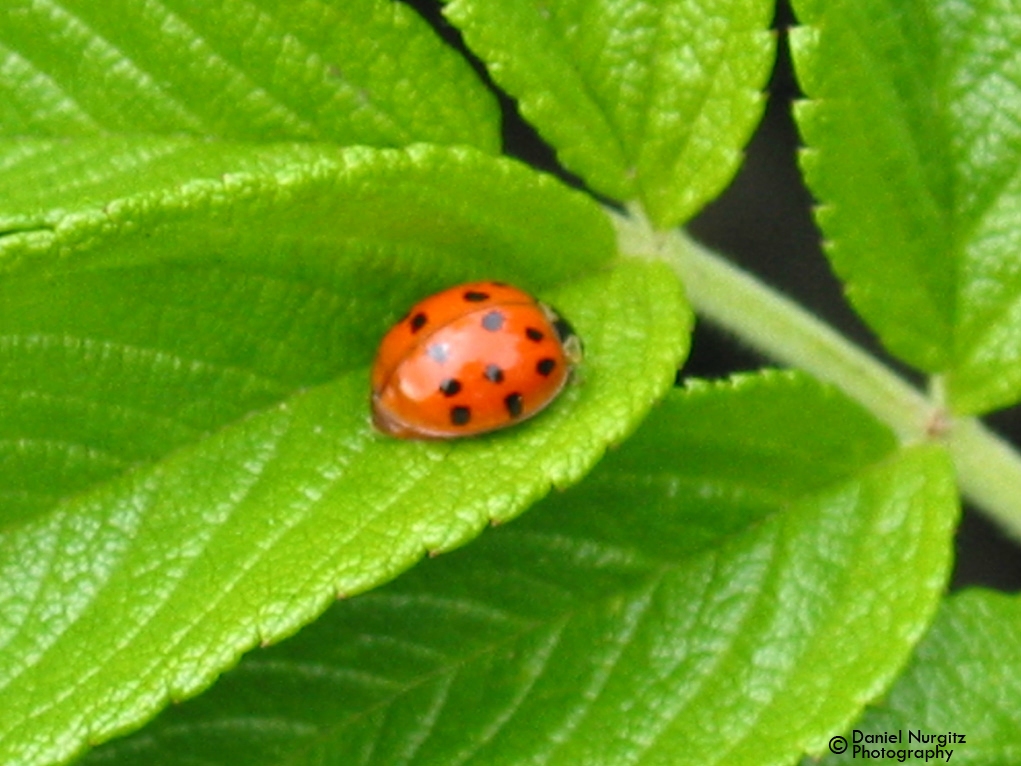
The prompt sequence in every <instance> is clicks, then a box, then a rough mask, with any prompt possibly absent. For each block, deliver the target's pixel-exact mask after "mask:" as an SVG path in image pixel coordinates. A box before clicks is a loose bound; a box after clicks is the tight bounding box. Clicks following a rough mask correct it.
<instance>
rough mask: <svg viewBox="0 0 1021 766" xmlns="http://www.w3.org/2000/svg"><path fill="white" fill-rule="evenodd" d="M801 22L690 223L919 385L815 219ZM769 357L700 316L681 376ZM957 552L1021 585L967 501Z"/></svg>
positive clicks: (999, 579)
mask: <svg viewBox="0 0 1021 766" xmlns="http://www.w3.org/2000/svg"><path fill="white" fill-rule="evenodd" d="M407 1H408V2H409V3H410V4H411V5H412V6H414V7H415V8H416V9H417V10H418V11H419V12H420V13H421V14H422V15H423V16H424V17H425V18H426V19H427V20H428V21H429V22H430V23H432V24H433V26H434V27H435V28H436V29H437V30H438V31H439V33H440V34H441V35H442V36H443V37H444V39H446V40H447V41H448V42H449V43H450V44H451V45H453V46H455V47H457V48H458V49H459V50H461V51H462V52H464V46H463V45H462V43H461V41H460V37H459V35H458V33H457V31H456V30H454V29H453V28H451V27H450V25H449V24H447V23H446V22H445V20H444V19H443V17H442V15H441V13H440V3H439V0H407ZM794 23H795V21H794V17H793V15H792V13H791V11H790V9H789V7H788V6H787V3H786V2H781V3H780V7H779V9H778V11H777V18H776V21H775V22H774V26H775V28H776V30H777V35H778V50H779V55H778V59H777V64H776V69H775V71H774V72H773V75H772V78H771V80H770V83H769V101H768V104H767V108H766V113H765V116H764V118H763V120H762V123H761V124H760V125H759V128H758V130H757V131H756V133H755V135H754V136H753V138H752V140H751V143H750V144H749V146H748V149H747V157H746V161H745V163H744V166H743V167H742V169H741V171H740V172H739V173H738V175H737V177H736V178H735V179H734V181H733V182H732V183H731V184H730V186H729V187H728V188H727V189H726V190H725V191H724V193H723V194H722V195H721V196H720V197H719V198H718V199H717V200H715V201H714V202H713V203H712V204H710V205H709V206H708V207H707V208H706V209H705V210H704V211H703V212H702V213H701V214H700V215H699V216H698V217H697V218H696V219H695V220H694V221H692V222H691V223H690V225H689V227H688V228H689V230H690V231H691V232H692V233H693V234H694V236H695V237H696V238H697V239H699V240H700V241H702V242H704V243H705V244H707V245H709V246H711V247H713V248H714V249H716V250H718V251H719V252H722V253H725V254H726V255H727V256H728V257H730V258H731V259H732V260H733V261H735V262H736V263H739V264H740V265H742V266H743V267H744V268H746V269H748V270H749V271H752V272H754V273H755V274H757V275H759V276H760V277H761V278H762V279H763V280H764V281H765V282H767V283H768V284H770V285H772V286H774V287H778V288H780V289H781V290H782V291H783V292H785V293H786V294H788V295H789V296H791V297H793V298H794V299H796V300H797V301H798V302H799V303H800V304H801V305H802V306H804V307H805V308H807V309H809V310H811V311H812V312H813V313H815V314H816V315H817V316H819V317H821V318H823V319H824V320H825V321H827V322H828V323H829V324H831V325H833V326H834V327H836V328H837V329H839V330H840V332H841V333H843V334H844V335H845V336H847V337H849V338H851V339H852V340H853V341H855V342H856V343H858V344H859V345H861V346H863V347H864V348H866V349H867V350H869V351H870V352H871V353H873V354H875V355H876V356H878V357H880V358H881V359H883V360H884V362H885V363H886V364H888V365H890V366H891V367H893V368H895V369H896V370H898V371H899V372H900V373H901V374H902V375H904V376H905V377H907V378H908V379H911V380H913V381H915V382H916V383H919V384H922V379H921V377H920V376H918V375H917V373H915V372H914V371H911V370H909V369H907V368H905V367H903V366H902V365H900V364H899V363H898V362H897V361H896V360H893V359H891V358H890V357H889V356H887V355H886V354H885V352H884V351H883V349H882V348H881V347H880V346H879V345H878V343H877V341H876V339H875V336H874V335H873V334H872V333H871V331H870V330H869V329H868V328H867V327H866V326H865V325H864V324H863V323H862V321H861V320H860V319H859V318H858V316H857V315H856V314H855V313H854V312H853V311H852V309H851V308H850V306H849V305H848V303H847V302H846V301H845V300H844V297H843V293H842V290H841V286H840V283H839V282H838V281H837V280H836V278H835V277H834V276H833V273H832V272H831V271H830V268H829V264H828V262H827V261H826V259H825V257H824V256H823V254H822V251H821V247H820V234H819V230H818V229H817V228H816V227H815V224H814V222H813V220H812V205H813V200H812V196H811V194H809V192H808V190H807V189H806V188H805V187H804V185H803V183H802V180H801V175H800V173H799V171H798V165H797V152H798V135H797V130H796V128H795V127H794V123H793V121H792V119H791V113H790V106H791V103H792V102H793V101H794V100H796V99H797V98H799V97H800V93H799V91H798V87H797V83H796V82H795V78H794V74H793V71H792V68H791V63H790V56H789V55H788V51H787V41H786V30H787V29H788V28H789V27H791V26H792V25H793V24H794ZM466 55H468V58H469V59H471V60H472V61H473V63H474V64H475V67H476V70H477V71H478V72H479V74H480V76H481V77H482V78H483V79H484V80H485V81H486V82H487V83H488V84H489V85H490V86H491V87H492V88H493V90H494V92H496V93H497V94H498V96H499V97H500V101H501V106H502V108H503V115H504V149H505V151H506V153H508V154H510V155H513V156H516V157H519V158H521V159H523V160H525V161H526V162H528V163H530V164H532V165H534V166H536V167H539V168H541V169H543V170H546V171H548V172H551V173H554V174H556V175H558V176H560V177H561V178H563V179H564V180H565V181H567V182H568V183H571V184H572V185H575V186H581V185H582V184H581V183H580V182H579V181H578V179H577V178H574V177H572V176H571V175H570V174H568V173H566V172H565V171H564V170H563V169H562V168H560V166H559V165H558V163H557V161H556V156H555V154H554V153H553V151H552V150H551V149H550V148H549V147H548V146H547V145H546V144H544V143H543V141H542V140H541V139H540V138H539V136H538V135H537V134H536V133H535V131H534V130H532V128H531V127H530V126H529V125H528V124H527V123H525V122H524V121H523V120H522V119H521V116H520V115H519V114H518V112H517V110H516V108H515V105H514V103H513V101H512V100H511V99H509V98H507V96H506V95H505V94H503V93H501V92H500V91H499V89H498V88H496V87H495V86H494V85H493V84H492V81H491V80H489V78H488V77H487V76H486V74H485V70H484V69H483V67H482V66H481V65H480V64H479V63H478V61H476V60H474V59H473V58H472V57H471V56H470V54H466ZM769 363H770V362H769V360H767V359H765V358H763V357H760V356H759V355H757V354H756V353H755V352H753V351H750V350H748V349H746V348H743V347H742V346H741V345H740V344H739V343H738V342H736V341H735V340H733V339H732V338H730V337H728V336H727V335H725V334H724V333H722V332H719V331H717V330H715V329H714V328H713V327H711V326H707V325H706V324H705V323H699V324H698V326H697V328H696V331H695V336H694V339H693V345H692V353H691V356H690V358H689V360H688V362H687V363H686V365H685V367H684V370H683V374H684V375H686V376H697V377H704V378H718V377H726V376H727V375H730V374H731V373H734V372H739V371H747V370H757V369H760V368H761V367H763V366H767V365H769ZM987 420H988V422H989V423H990V424H991V425H992V426H993V427H994V428H995V429H996V430H997V431H999V432H1000V433H1001V434H1003V435H1004V436H1006V437H1007V438H1009V439H1010V440H1011V441H1012V442H1013V443H1015V444H1021V409H1019V408H1013V409H1011V410H1007V411H1004V412H1000V413H996V414H995V415H993V416H991V417H989V418H988V419H987ZM957 549H958V550H957V563H956V566H955V571H954V577H953V583H952V587H953V588H955V589H956V588H961V587H965V586H968V585H986V586H989V587H994V588H999V589H1002V590H1017V589H1019V588H1021V548H1019V547H1017V546H1016V545H1015V544H1014V543H1013V542H1012V541H1010V540H1008V539H1007V538H1006V537H1005V536H1004V535H1003V534H1001V533H1000V531H999V529H998V528H997V527H996V526H995V525H994V524H993V523H991V522H990V521H988V520H986V519H985V518H984V517H983V516H981V515H979V514H977V513H975V512H974V511H973V510H972V509H970V508H968V507H967V506H965V514H964V518H963V521H962V524H961V527H960V529H959V531H958V544H957Z"/></svg>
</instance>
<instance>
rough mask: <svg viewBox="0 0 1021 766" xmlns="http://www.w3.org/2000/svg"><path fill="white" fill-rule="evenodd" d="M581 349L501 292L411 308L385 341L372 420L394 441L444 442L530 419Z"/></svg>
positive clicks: (502, 287)
mask: <svg viewBox="0 0 1021 766" xmlns="http://www.w3.org/2000/svg"><path fill="white" fill-rule="evenodd" d="M580 361H581V342H580V340H579V339H578V336H577V335H575V334H574V331H573V330H572V328H571V326H570V325H569V324H568V323H567V322H566V321H565V320H563V319H562V318H561V317H560V316H559V315H558V314H557V313H556V312H555V311H554V310H553V309H551V308H550V307H549V306H547V305H546V304H544V303H541V302H539V301H537V300H536V299H535V298H533V297H532V296H531V295H529V294H528V293H526V292H524V291H522V290H519V289H518V288H516V287H511V286H510V285H507V284H504V283H502V282H472V283H469V284H465V285H459V286H457V287H452V288H449V289H447V290H444V291H442V292H439V293H436V294H435V295H432V296H430V297H428V298H425V299H424V300H422V301H420V302H419V303H417V304H416V305H415V306H414V307H413V308H412V309H411V311H409V312H408V314H407V315H406V316H405V317H403V318H402V319H401V320H400V321H399V322H398V323H397V324H395V325H394V326H393V327H392V328H391V329H390V331H389V332H388V333H387V334H386V336H385V337H384V338H383V340H382V342H381V343H380V346H379V351H378V352H377V354H376V361H375V363H374V364H373V367H372V420H373V423H374V424H375V426H376V428H378V429H379V430H380V431H382V432H383V433H386V434H389V435H391V436H395V437H398V438H401V439H449V438H454V437H459V436H472V435H475V434H481V433H485V432H487V431H494V430H496V429H499V428H504V427H506V426H509V425H512V424H514V423H518V422H520V421H522V420H525V419H527V418H530V417H532V416H533V415H535V414H536V413H538V412H539V411H541V410H542V409H543V408H544V407H546V405H548V404H549V403H550V402H551V401H553V399H555V398H556V396H557V394H559V393H560V391H561V390H562V389H563V387H564V385H565V384H566V383H567V380H568V379H569V377H570V375H571V370H572V369H573V367H574V366H575V365H577V364H578V362H580Z"/></svg>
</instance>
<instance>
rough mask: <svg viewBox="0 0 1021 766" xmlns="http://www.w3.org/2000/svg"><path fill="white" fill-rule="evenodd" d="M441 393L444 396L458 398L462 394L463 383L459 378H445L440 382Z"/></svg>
mask: <svg viewBox="0 0 1021 766" xmlns="http://www.w3.org/2000/svg"><path fill="white" fill-rule="evenodd" d="M440 392H441V393H442V394H443V395H444V396H457V395H458V394H459V393H460V392H461V381H459V380H457V378H444V379H443V381H441V382H440Z"/></svg>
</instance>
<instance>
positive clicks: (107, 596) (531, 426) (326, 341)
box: [0, 138, 690, 766]
mask: <svg viewBox="0 0 1021 766" xmlns="http://www.w3.org/2000/svg"><path fill="white" fill-rule="evenodd" d="M110 141H111V142H112V143H113V144H116V145H118V146H121V147H122V148H124V147H125V146H126V143H125V139H124V138H115V139H110ZM100 143H101V142H100ZM84 145H85V143H84V142H76V143H75V144H74V147H75V148H76V149H78V148H81V147H82V146H84ZM154 146H157V144H155V143H154V142H153V140H152V139H138V144H137V147H136V149H137V151H135V152H134V153H133V154H132V153H131V152H130V151H128V149H124V151H125V152H126V156H128V155H129V156H130V158H131V159H130V161H128V162H125V164H124V166H123V167H122V168H121V169H120V170H119V171H107V173H108V175H104V174H103V173H102V172H100V173H96V174H93V175H92V176H91V177H90V178H89V179H88V180H87V181H84V182H83V181H80V180H77V179H76V180H73V181H69V183H71V184H76V183H84V184H85V185H87V186H88V185H89V184H91V186H90V188H89V190H88V193H87V194H86V193H82V194H80V195H76V194H71V193H69V194H68V195H67V197H66V203H67V205H68V207H62V206H60V205H57V206H56V207H54V208H53V209H50V210H40V209H38V205H39V204H41V199H40V200H35V201H33V200H32V199H31V197H32V195H31V193H29V192H26V194H25V195H24V196H23V197H22V201H23V202H24V205H25V207H24V210H25V211H30V210H32V209H33V206H35V210H34V212H24V213H21V214H20V215H21V220H22V223H23V224H24V225H23V226H22V227H21V228H20V229H18V230H17V231H16V232H12V233H9V234H8V235H7V236H4V237H0V269H2V271H3V273H4V277H3V280H0V394H2V397H0V402H2V407H3V415H2V417H0V487H2V492H3V500H4V502H3V503H2V506H0V507H2V509H3V510H2V516H0V616H2V617H0V710H2V711H3V715H2V716H0V762H2V763H18V764H19V765H20V764H23V765H26V766H27V765H28V764H35V763H51V762H55V761H59V760H65V759H67V758H70V757H71V756H72V755H73V754H75V753H76V752H77V751H79V750H80V749H81V748H82V747H83V746H84V745H85V743H86V742H87V741H88V742H99V741H102V740H104V739H107V738H109V737H111V736H113V735H115V734H117V733H122V732H124V731H125V730H127V729H130V728H133V727H135V726H137V725H139V724H140V723H141V722H143V721H144V720H146V719H147V718H149V717H151V716H152V715H153V714H154V713H155V712H156V711H158V709H159V708H161V707H162V706H164V705H165V704H166V702H167V701H168V700H169V699H181V698H183V697H186V696H190V695H193V694H195V693H196V692H198V691H199V690H201V689H202V688H204V687H205V686H207V685H208V684H209V683H211V681H212V680H213V679H214V678H215V677H216V676H217V675H218V674H219V673H220V672H221V671H223V670H224V669H225V668H227V667H229V666H230V665H232V664H233V663H234V662H235V661H236V660H237V658H238V656H239V655H240V654H241V653H242V652H243V651H245V650H247V649H249V648H251V647H252V646H253V645H255V644H257V643H259V642H263V643H266V642H273V641H276V640H278V639H280V638H281V637H283V636H286V635H289V634H291V633H293V632H294V631H295V630H297V629H298V628H299V627H300V626H301V625H303V624H304V623H306V622H308V621H309V620H311V619H313V618H314V617H316V616H317V615H318V614H319V613H320V612H322V610H323V609H325V608H326V606H327V605H328V604H329V603H330V602H331V601H333V599H335V598H336V596H337V595H338V594H351V593H356V592H359V591H363V590H366V589H369V588H372V587H374V586H376V585H379V584H380V583H382V582H384V581H386V580H388V579H390V578H392V577H393V576H394V575H395V574H397V573H398V572H400V571H402V570H404V569H407V568H408V567H410V566H411V565H412V564H414V563H415V562H416V561H418V560H419V559H420V558H421V557H422V555H423V554H424V553H426V552H429V551H432V552H438V551H443V550H447V549H450V548H453V547H456V546H459V545H461V544H463V543H465V542H467V541H469V540H470V539H472V538H473V537H475V536H476V535H477V534H478V533H479V532H480V531H481V530H482V529H483V528H484V527H485V526H486V525H487V524H488V523H489V522H490V521H491V520H492V521H505V520H507V519H510V518H512V517H514V516H516V515H517V514H519V513H521V512H522V511H523V510H524V509H525V508H526V507H528V506H529V505H530V504H532V503H533V502H535V501H536V500H537V499H539V498H540V497H542V496H543V495H544V494H545V493H546V492H547V491H548V490H549V489H550V487H551V486H566V485H569V484H571V483H573V482H575V481H577V480H578V479H579V478H580V477H581V476H582V475H583V474H584V473H585V472H586V471H588V470H589V469H590V468H591V466H592V465H593V464H594V463H595V462H596V461H597V460H598V459H599V457H600V456H601V455H602V453H603V451H604V450H605V449H606V448H607V446H608V445H611V444H614V443H616V442H618V441H620V440H621V439H623V438H624V437H625V436H626V435H627V434H628V433H629V432H630V431H631V430H632V429H633V428H634V427H635V425H636V424H637V423H638V421H639V420H640V419H641V417H642V416H643V415H644V414H645V412H646V411H647V410H648V408H649V407H650V406H651V404H652V402H653V401H654V400H655V399H657V398H658V397H659V396H660V395H662V393H663V392H664V391H665V390H666V389H667V388H668V387H669V386H670V384H671V383H672V382H673V379H674V375H675V371H676V367H677V365H678V363H679V361H680V360H681V358H682V357H683V354H684V352H685V349H686V347H687V335H688V332H689V330H690V315H689V313H688V311H687V309H686V307H685V305H684V303H683V298H682V295H681V289H680V285H679V284H678V283H677V280H676V279H675V278H674V277H673V276H672V275H671V274H670V272H669V271H668V270H667V269H666V267H664V266H662V265H657V264H651V263H644V262H640V261H635V260H625V261H615V260H611V259H612V256H613V250H612V247H613V238H612V233H611V231H610V228H609V225H608V223H607V221H606V218H605V216H604V214H603V213H602V211H601V210H600V209H599V207H598V206H596V205H595V204H594V203H592V202H591V201H590V200H589V199H587V198H586V197H584V196H582V195H580V194H577V193H575V192H572V191H570V190H568V189H566V188H565V187H563V186H562V185H560V184H559V183H557V182H556V181H554V180H553V179H551V178H549V177H545V176H541V175H539V174H537V173H535V172H533V171H531V170H529V169H528V168H526V167H524V166H521V165H519V164H517V163H514V162H511V161H507V160H501V159H495V158H492V157H490V156H488V155H486V154H482V153H479V152H476V151H473V150H469V149H444V148H439V147H428V146H419V147H413V148H410V149H408V150H404V151H396V150H371V149H365V148H359V149H349V150H337V149H336V147H317V146H315V145H307V146H277V147H266V148H264V149H263V150H261V151H260V152H258V153H253V152H251V151H249V150H248V149H246V150H244V151H241V152H240V153H235V152H233V151H232V147H231V146H230V145H220V144H208V143H203V142H191V143H189V142H187V141H183V142H182V141H177V142H168V143H167V144H166V145H165V146H162V145H160V146H162V148H161V149H159V150H155V149H154V148H153V147H154ZM63 148H64V147H63V146H62V145H61V144H60V143H42V144H39V145H38V147H37V149H38V150H37V151H34V152H23V153H22V154H21V156H22V157H23V158H30V162H29V165H30V166H31V172H30V175H31V176H34V177H42V176H44V175H47V174H48V175H49V176H51V177H54V178H56V177H59V176H60V174H59V173H57V172H56V171H57V169H58V168H60V167H62V166H64V163H65V162H66V160H67V156H66V154H65V153H64V152H63ZM95 154H96V156H107V153H106V152H104V151H102V149H101V147H99V146H98V145H97V146H96V147H95ZM169 157H174V159H173V160H172V161H171V160H168V158H169ZM47 158H48V159H47ZM75 161H81V162H84V160H83V159H82V157H81V156H78V157H77V158H76V160H75ZM47 162H49V163H50V167H49V170H47ZM148 162H153V163H155V164H156V168H154V169H153V172H149V170H150V166H149V165H148V164H147V163H148ZM19 172H21V171H20V170H18V169H17V167H16V168H15V170H14V173H15V177H17V175H16V174H17V173H19ZM25 172H28V171H25ZM189 173H190V174H191V177H190V178H187V177H188V175H189ZM85 175H86V176H88V175H89V174H85ZM161 178H162V179H165V180H167V185H166V186H165V188H162V189H159V188H157V186H158V184H157V180H158V179H161ZM169 179H173V180H174V182H173V183H170V180H169ZM4 182H5V183H11V185H12V186H16V181H14V180H11V177H10V176H7V177H5V181H4ZM132 187H134V188H135V189H136V193H134V194H129V193H128V190H129V189H131V188H132ZM115 190H116V191H118V192H119V193H120V194H121V195H122V196H119V197H113V196H109V195H110V193H111V192H113V191H115ZM61 193H62V192H60V190H59V189H58V191H57V193H56V196H57V197H60V195H61ZM104 194H105V195H107V196H104ZM74 199H79V204H78V206H77V207H70V205H71V201H72V200H74ZM33 221H34V223H33ZM523 222H527V225H523ZM480 276H490V277H495V278H503V279H507V280H509V281H514V282H517V283H520V284H522V286H524V287H526V288H529V289H532V290H533V291H535V292H536V293H537V294H539V295H541V296H542V297H543V298H545V299H548V300H550V301H551V302H553V303H554V304H555V305H556V306H558V308H560V309H561V310H562V311H563V312H564V314H565V315H566V316H567V317H569V318H570V320H571V322H572V323H573V324H574V326H575V328H576V329H577V331H578V332H579V334H580V335H581V337H582V338H583V339H584V342H585V345H586V349H587V357H586V360H585V362H584V363H583V365H582V368H581V370H580V374H579V376H578V381H577V383H576V384H575V385H572V386H570V387H569V389H568V390H567V391H565V392H564V394H563V395H562V397H561V398H560V399H559V400H558V401H557V402H556V403H555V404H554V405H553V406H552V407H551V408H550V409H549V410H548V411H547V412H546V413H544V414H543V415H541V416H539V417H538V418H536V419H535V420H533V421H530V422H528V423H526V424H522V425H521V426H520V427H519V428H516V429H512V430H510V431H507V432H502V433H499V434H495V435H492V436H488V437H484V438H478V439H473V440H466V441H462V442H458V443H448V442H441V443H422V442H400V441H396V440H393V439H389V438H386V437H383V436H381V435H379V434H376V433H375V432H374V431H373V430H372V428H371V426H370V424H369V414H368V373H367V367H368V365H369V363H370V361H371V359H372V354H373V351H374V347H375V344H376V342H378V339H379V337H380V336H381V335H382V333H383V332H384V331H385V329H386V328H387V326H388V325H389V324H390V323H391V322H393V321H395V319H396V318H397V317H398V316H399V315H400V313H401V312H402V311H403V310H405V309H406V308H407V306H408V305H410V303H411V302H412V301H413V300H415V299H417V298H420V297H421V296H422V295H423V294H424V293H427V292H429V291H430V290H432V289H435V288H439V287H442V286H445V285H447V284H450V283H451V282H456V281H460V280H464V279H467V278H473V277H480Z"/></svg>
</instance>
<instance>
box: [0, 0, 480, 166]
mask: <svg viewBox="0 0 1021 766" xmlns="http://www.w3.org/2000/svg"><path fill="white" fill-rule="evenodd" d="M0 72H3V76H2V77H0V136H7V137H10V136H38V137H44V136H53V137H57V136H60V137H70V136H90V135H98V134H104V133H131V134H139V133H149V134H157V135H175V134H182V133H188V134H193V135H200V136H208V137H214V136H215V137H218V138H226V139H234V140H258V141H327V142H334V143H338V144H343V145H350V144H368V145H372V146H380V147H385V146H404V145H406V144H410V143H413V142H415V141H431V142H434V143H440V144H470V145H472V146H475V147H477V148H480V149H484V150H487V151H490V152H494V153H495V152H497V151H499V148H500V133H499V129H500V127H499V112H498V110H497V107H496V103H495V101H494V99H493V97H492V96H491V94H489V93H488V92H487V91H486V89H485V88H484V86H483V85H482V83H481V82H480V81H479V80H478V78H477V77H476V76H475V74H474V72H472V70H471V68H470V66H469V65H468V63H467V62H466V61H465V60H464V59H463V58H462V57H461V56H460V55H458V54H457V53H456V52H454V51H453V50H451V49H450V48H449V47H448V46H447V45H446V44H444V43H443V42H442V41H441V40H440V39H439V38H438V37H437V36H436V35H435V33H434V32H433V30H432V29H431V28H430V27H429V26H428V25H427V24H426V23H425V22H424V20H423V19H421V18H420V17H419V16H418V15H417V14H416V13H415V12H414V11H412V10H411V9H410V8H408V7H407V6H406V5H404V4H403V3H395V2H391V1H390V0H358V2H328V1H326V0H303V1H302V2H300V3H296V2H288V1H287V0H262V1H261V2H259V3H252V2H248V0H214V1H213V2H197V1H195V0H192V1H186V0H165V1H162V2H161V1H158V0H157V1H156V2H150V1H149V0H111V1H109V2H102V3H94V2H90V0H63V1H62V2H59V1H58V2H46V3H37V2H30V1H29V0H3V2H0Z"/></svg>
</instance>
